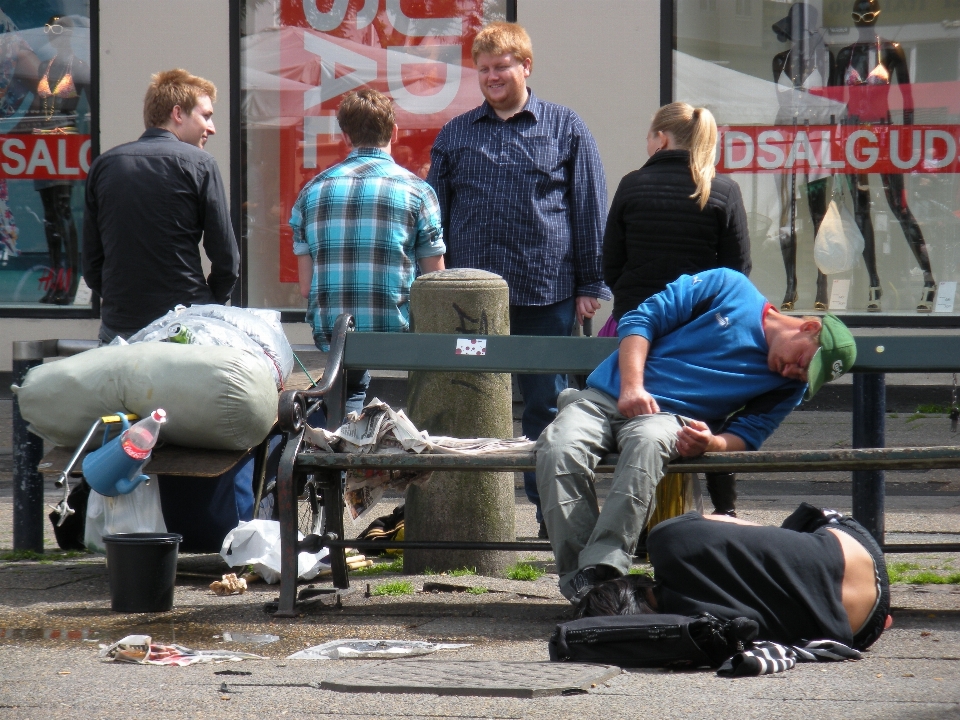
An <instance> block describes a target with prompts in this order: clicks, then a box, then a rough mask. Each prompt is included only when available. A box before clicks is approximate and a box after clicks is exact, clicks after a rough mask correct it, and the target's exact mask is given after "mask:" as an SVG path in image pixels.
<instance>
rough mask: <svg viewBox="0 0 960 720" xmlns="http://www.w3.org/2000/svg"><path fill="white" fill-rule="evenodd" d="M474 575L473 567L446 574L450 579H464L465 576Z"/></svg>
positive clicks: (475, 571)
mask: <svg viewBox="0 0 960 720" xmlns="http://www.w3.org/2000/svg"><path fill="white" fill-rule="evenodd" d="M476 574H477V569H476V568H475V567H472V568H468V567H465V568H460V569H459V570H451V571H450V572H448V573H447V575H449V576H450V577H465V576H467V575H476Z"/></svg>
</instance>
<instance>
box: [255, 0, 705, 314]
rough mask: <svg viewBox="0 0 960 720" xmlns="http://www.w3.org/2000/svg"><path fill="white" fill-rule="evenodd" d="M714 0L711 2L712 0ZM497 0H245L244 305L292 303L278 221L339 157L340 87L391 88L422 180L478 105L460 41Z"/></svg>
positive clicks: (499, 8)
mask: <svg viewBox="0 0 960 720" xmlns="http://www.w3.org/2000/svg"><path fill="white" fill-rule="evenodd" d="M712 1H715V0H712ZM507 4H508V3H507V0H403V2H401V1H400V0H365V1H361V0H326V1H322V0H307V1H304V0H245V2H244V4H243V5H242V6H241V7H242V15H241V35H242V38H241V78H242V80H241V82H242V120H241V147H242V166H243V168H244V173H245V176H244V181H243V190H244V201H243V214H242V226H241V229H242V236H243V242H245V243H246V249H247V253H246V258H247V259H246V265H245V267H244V272H245V273H246V275H247V296H246V304H247V305H250V306H254V307H271V308H277V309H283V310H299V309H302V308H305V307H306V304H305V301H304V300H303V299H302V298H301V297H300V293H299V290H298V286H297V263H296V258H295V256H294V255H293V248H292V236H291V232H290V228H289V226H288V224H287V222H288V220H289V218H290V209H291V207H292V206H293V203H294V201H295V200H296V198H297V194H298V193H299V191H300V189H301V188H302V187H303V185H304V184H305V183H306V182H307V181H308V180H310V178H312V177H313V176H314V175H316V174H317V173H319V172H321V171H323V170H325V169H326V168H328V167H330V166H331V165H333V164H335V163H337V162H340V161H341V160H343V159H344V158H345V157H346V154H347V151H346V148H345V146H344V144H343V141H342V138H341V135H340V131H339V128H338V126H337V122H336V109H337V107H338V105H339V104H340V100H341V99H342V97H343V94H344V93H346V92H348V91H350V90H352V89H355V88H357V87H360V86H362V85H369V86H372V87H374V88H376V89H377V90H380V91H381V92H384V93H387V94H388V95H390V96H391V97H392V98H393V100H394V102H395V105H396V109H397V124H398V125H399V127H400V138H399V141H398V142H397V143H396V144H395V145H394V148H393V156H394V159H395V160H396V161H397V162H398V163H399V164H401V165H403V166H404V167H406V168H407V169H409V170H411V171H412V172H414V173H416V174H417V175H419V176H421V177H426V174H427V171H428V170H429V165H430V148H431V146H432V145H433V141H434V139H435V138H436V136H437V132H438V131H439V130H440V128H441V127H442V126H443V124H444V123H445V122H447V121H448V120H450V119H452V118H453V117H455V116H456V115H459V114H460V113H463V112H466V111H467V110H470V109H472V108H474V107H476V106H477V105H479V104H480V103H481V102H482V100H483V98H482V96H481V95H480V90H479V86H478V84H477V80H476V76H475V71H474V68H473V62H472V59H471V54H470V48H471V45H472V43H473V38H474V36H475V35H476V33H477V31H478V30H479V29H480V28H481V27H482V26H483V24H484V23H486V22H488V21H490V20H496V19H499V20H503V19H505V13H506V9H507Z"/></svg>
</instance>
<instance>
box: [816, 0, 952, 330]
mask: <svg viewBox="0 0 960 720" xmlns="http://www.w3.org/2000/svg"><path fill="white" fill-rule="evenodd" d="M880 15H881V10H880V3H879V0H856V1H855V2H854V5H853V12H852V17H853V22H854V25H856V27H857V29H858V31H859V37H858V39H857V42H855V43H854V44H853V45H849V46H847V47H845V48H843V49H842V50H840V52H839V53H837V64H836V70H835V72H834V74H833V77H832V78H831V82H830V84H831V85H836V86H847V87H851V88H853V87H867V88H869V90H867V91H866V92H864V91H860V92H854V93H850V97H849V98H848V104H847V120H846V122H847V124H850V125H871V124H878V125H889V124H890V123H891V122H892V120H891V117H890V110H889V105H888V102H887V98H888V97H889V93H890V84H891V83H892V82H893V80H894V79H895V80H896V82H897V85H898V86H899V89H900V93H901V95H902V96H903V124H904V125H912V124H913V93H912V92H911V90H910V72H909V69H908V66H907V58H906V55H905V54H904V52H903V48H902V47H900V44H899V43H895V42H891V41H890V40H885V39H884V38H882V37H881V36H880V35H879V33H878V31H877V21H878V19H879V18H880ZM847 182H848V184H849V186H850V191H851V195H852V196H853V213H854V217H855V218H856V221H857V226H858V227H859V228H860V232H862V233H863V241H864V248H863V259H864V260H865V261H866V265H867V274H868V275H869V277H870V290H869V297H868V301H867V310H869V311H872V312H876V311H879V310H880V309H881V301H880V298H881V295H882V290H881V288H880V276H879V275H878V274H877V253H876V240H875V237H874V230H873V221H872V220H871V218H870V203H871V201H870V183H869V178H868V175H867V174H866V173H861V174H856V175H848V176H847ZM880 183H881V185H882V186H883V192H884V195H885V196H886V198H887V204H888V205H889V206H890V210H891V212H893V214H894V216H895V217H896V218H897V221H898V222H899V223H900V227H901V228H902V230H903V235H904V237H905V238H906V240H907V243H908V244H909V246H910V251H911V252H912V253H913V257H914V258H915V259H916V261H917V264H918V265H919V266H920V269H921V270H922V271H923V288H922V290H921V294H920V301H919V303H918V304H917V312H930V311H931V310H933V301H934V296H935V294H936V282H935V280H934V277H933V271H932V269H931V267H930V258H929V256H928V254H927V246H926V243H925V242H924V240H923V233H922V232H921V231H920V226H919V225H918V224H917V221H916V218H914V216H913V213H912V212H910V208H909V207H908V206H907V193H906V189H905V187H904V181H903V175H899V174H896V175H894V174H891V175H884V174H881V175H880Z"/></svg>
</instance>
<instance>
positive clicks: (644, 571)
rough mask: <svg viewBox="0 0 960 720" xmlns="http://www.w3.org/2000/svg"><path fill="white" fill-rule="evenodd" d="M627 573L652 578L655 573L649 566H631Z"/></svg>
mask: <svg viewBox="0 0 960 720" xmlns="http://www.w3.org/2000/svg"><path fill="white" fill-rule="evenodd" d="M627 575H645V576H647V577H648V578H650V579H651V580H653V574H652V573H651V572H650V570H648V569H647V568H638V567H632V568H630V572H628V573H627Z"/></svg>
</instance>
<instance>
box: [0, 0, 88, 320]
mask: <svg viewBox="0 0 960 720" xmlns="http://www.w3.org/2000/svg"><path fill="white" fill-rule="evenodd" d="M48 5H51V4H50V3H47V2H36V3H23V2H13V3H2V4H0V89H2V92H0V308H3V307H13V308H17V307H43V306H46V307H49V308H51V309H56V308H57V307H65V306H74V307H75V306H89V305H90V299H91V294H90V291H89V289H88V288H87V287H86V286H85V284H84V283H83V279H82V277H81V274H82V269H81V263H80V241H79V238H80V232H81V228H82V222H83V220H82V218H83V194H84V185H85V178H86V175H87V170H89V167H90V161H91V142H90V98H89V87H90V20H89V13H88V11H86V10H84V13H83V14H80V13H76V14H68V13H66V12H64V13H62V14H51V8H50V7H48ZM57 5H58V7H61V8H62V7H64V6H73V5H76V6H78V8H77V9H78V10H79V9H80V8H86V6H87V3H79V2H65V3H58V4H57Z"/></svg>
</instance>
